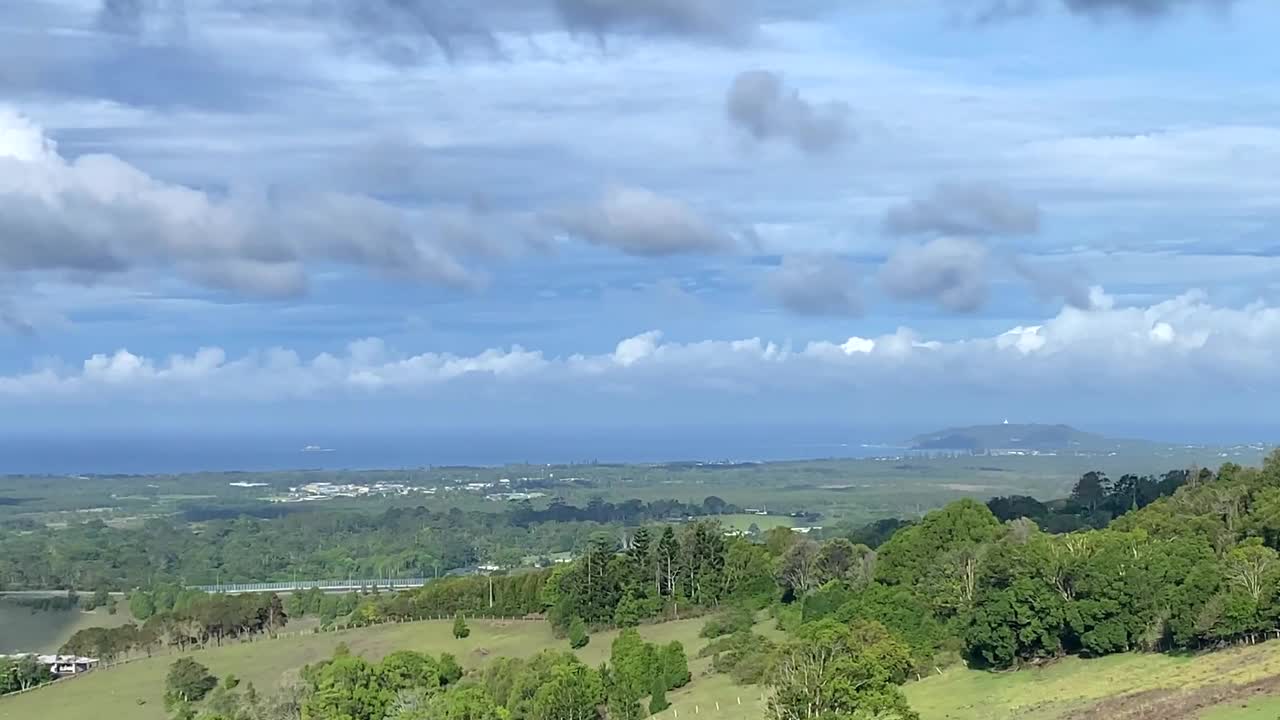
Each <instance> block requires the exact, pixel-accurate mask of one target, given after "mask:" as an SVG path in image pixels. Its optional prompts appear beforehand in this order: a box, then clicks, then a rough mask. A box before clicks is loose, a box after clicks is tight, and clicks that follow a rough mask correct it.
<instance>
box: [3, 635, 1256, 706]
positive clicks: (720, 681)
mask: <svg viewBox="0 0 1280 720" xmlns="http://www.w3.org/2000/svg"><path fill="white" fill-rule="evenodd" d="M703 622H704V620H703V619H701V618H699V619H692V620H683V621H678V622H669V623H662V624H657V625H649V626H645V627H643V628H641V634H642V635H643V636H644V637H645V638H646V639H647V640H649V641H651V642H670V641H672V640H679V641H680V642H681V643H683V644H684V645H685V648H686V650H687V651H688V653H689V656H690V670H691V671H692V673H693V681H692V682H691V683H690V685H689V686H688V687H686V688H683V689H681V690H679V691H676V692H673V693H671V694H670V695H669V696H668V699H669V700H670V701H671V704H672V707H671V709H670V710H667V711H665V712H663V713H662V714H661V717H663V718H671V719H672V720H676V719H677V718H681V717H683V718H704V717H705V718H708V720H714V719H715V718H726V719H728V718H734V719H741V720H756V719H757V718H758V719H760V720H763V719H764V718H765V717H766V702H765V697H764V692H765V691H764V689H763V688H762V687H758V686H756V687H743V686H738V685H735V684H734V683H733V682H732V681H731V680H730V679H729V678H728V676H725V675H716V674H713V673H711V672H710V668H709V660H708V659H699V658H697V657H696V655H697V652H698V650H699V649H701V648H702V647H703V646H704V645H705V642H706V641H705V640H703V639H701V638H699V637H698V632H699V630H700V629H701V628H702V624H703ZM470 626H471V631H472V632H471V636H470V637H468V638H466V639H464V640H457V639H455V638H454V637H453V635H452V632H451V627H452V623H451V622H449V621H423V622H416V623H404V624H393V625H381V626H375V627H371V628H361V629H354V630H347V631H343V632H337V633H324V634H312V633H309V632H302V633H291V634H289V635H288V636H286V637H281V638H278V639H275V640H262V641H258V642H253V643H245V644H229V645H226V646H223V647H211V648H208V649H205V650H199V651H196V652H193V653H189V655H190V656H192V657H194V658H196V659H197V660H199V661H200V662H202V663H204V664H206V665H208V666H209V668H210V669H211V670H212V671H213V672H214V673H215V674H217V675H219V676H223V675H225V674H227V673H232V674H235V675H236V676H237V677H239V678H240V679H241V681H242V682H253V683H254V685H255V686H257V687H258V688H260V689H263V690H270V689H271V688H273V687H276V686H277V685H278V683H279V682H280V680H281V678H282V677H284V676H286V675H288V674H289V673H290V672H293V671H297V670H298V669H300V668H301V667H302V666H303V665H306V664H308V663H314V662H317V661H320V660H324V659H325V658H328V657H330V656H331V655H332V653H333V650H334V648H335V647H336V646H337V645H338V644H339V643H346V644H347V645H348V646H349V647H350V648H351V651H352V652H353V653H356V654H359V655H362V656H364V657H366V658H369V659H377V658H381V657H382V656H384V655H386V654H387V653H389V652H392V651H394V650H400V649H412V650H420V651H424V652H430V653H437V654H438V653H442V652H449V653H453V654H454V655H455V656H456V657H457V658H458V660H459V661H460V662H461V663H462V664H463V666H464V667H466V668H467V669H469V670H474V669H477V668H481V667H483V666H484V665H485V664H486V663H487V662H489V661H491V660H493V659H494V658H497V657H501V656H508V657H526V656H529V655H532V654H534V653H536V652H538V651H540V650H544V649H548V648H550V649H557V650H565V649H567V643H566V642H565V641H564V640H563V639H558V638H555V637H554V636H553V635H552V633H551V629H550V627H549V625H548V624H547V623H545V622H531V621H484V620H473V621H471V623H470ZM756 632H759V633H763V634H766V635H769V636H771V637H774V638H780V637H781V635H780V634H779V633H778V631H776V630H775V629H773V627H772V623H771V622H762V623H760V624H758V625H757V627H756ZM615 636H616V633H613V632H606V633H600V634H598V635H594V636H592V638H591V643H590V644H589V645H587V646H586V647H585V648H582V649H580V650H578V651H576V652H577V654H578V656H579V657H581V658H582V659H583V661H584V662H587V663H589V664H591V665H593V666H594V665H598V664H599V663H601V662H603V661H605V660H606V659H607V658H608V655H609V648H610V643H611V642H612V641H613V638H614V637H615ZM175 657H177V655H171V654H163V655H157V656H155V657H152V658H141V659H137V660H134V661H132V662H129V663H125V664H121V665H117V666H115V667H111V668H107V669H104V670H100V671H97V672H94V673H92V674H90V675H88V676H85V677H81V678H76V679H73V680H69V681H65V682H62V683H57V684H55V685H52V686H48V687H45V688H41V689H39V690H36V691H34V692H30V693H26V694H23V695H18V696H12V697H7V698H3V699H0V720H26V719H27V718H32V717H40V718H42V720H79V719H80V718H83V717H86V716H94V715H95V714H96V716H99V717H111V718H117V717H119V718H130V719H131V720H163V719H164V718H165V712H164V706H163V700H162V694H163V690H164V674H165V672H166V671H167V669H168V666H169V664H170V663H171V662H172V661H173V659H174V658H175ZM905 690H906V693H907V696H908V698H909V700H910V701H911V705H912V707H913V708H915V709H916V710H917V711H918V712H919V713H920V716H921V719H922V720H1015V719H1016V720H1146V719H1150V718H1159V719H1160V720H1193V719H1202V720H1264V719H1265V720H1275V718H1277V717H1280V642H1275V643H1263V644H1259V645H1254V646H1242V647H1239V648H1235V649H1231V650H1226V651H1222V652H1217V653H1210V654H1203V655H1194V656H1193V655H1155V654H1134V653H1130V654H1123V655H1113V656H1108V657H1105V658H1099V659H1093V660H1087V659H1081V658H1066V659H1063V660H1060V661H1057V662H1054V663H1050V664H1048V665H1045V666H1043V667H1036V668H1026V669H1023V670H1019V671H1017V672H1003V673H992V672H985V671H977V670H969V669H967V668H963V667H960V666H956V667H953V668H951V669H948V670H944V671H943V672H942V673H941V674H938V675H934V676H932V677H929V678H926V679H924V680H921V681H919V682H913V683H909V684H908V685H907V686H906V688H905Z"/></svg>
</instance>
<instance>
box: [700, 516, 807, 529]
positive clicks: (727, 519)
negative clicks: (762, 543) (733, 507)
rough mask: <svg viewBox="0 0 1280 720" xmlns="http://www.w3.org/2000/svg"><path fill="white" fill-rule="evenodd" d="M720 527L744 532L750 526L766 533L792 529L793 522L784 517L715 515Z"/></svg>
mask: <svg viewBox="0 0 1280 720" xmlns="http://www.w3.org/2000/svg"><path fill="white" fill-rule="evenodd" d="M716 520H719V521H720V524H721V525H724V526H725V527H727V528H733V529H734V530H741V531H743V532H746V531H747V530H749V529H750V528H751V526H752V525H755V526H756V527H758V528H760V532H768V531H769V530H772V529H773V528H776V527H792V526H794V525H795V521H794V520H792V519H791V518H789V517H787V516H785V515H717V516H716Z"/></svg>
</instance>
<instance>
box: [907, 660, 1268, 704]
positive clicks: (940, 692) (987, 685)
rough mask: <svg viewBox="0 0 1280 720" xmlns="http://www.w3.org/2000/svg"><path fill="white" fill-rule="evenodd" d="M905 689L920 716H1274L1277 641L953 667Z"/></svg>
mask: <svg viewBox="0 0 1280 720" xmlns="http://www.w3.org/2000/svg"><path fill="white" fill-rule="evenodd" d="M906 693H907V697H908V698H909V699H910V701H911V706H912V707H913V708H915V709H916V710H917V711H918V712H919V713H920V716H921V718H922V719H923V720H1015V718H1016V719H1017V720H1150V719H1155V718H1158V719H1159V720H1192V719H1193V718H1196V719H1202V720H1262V719H1263V718H1266V720H1276V718H1280V643H1275V642H1273V643H1264V644H1261V645H1255V646H1251V647H1241V648H1236V649H1233V650H1227V651H1223V652H1218V653H1212V654H1206V655H1147V654H1132V653H1131V654H1124V655H1109V656H1107V657H1103V658H1098V659H1093V660H1085V659H1081V658H1078V657H1071V658H1065V659H1063V660H1061V661H1058V662H1055V663H1053V664H1050V665H1048V666H1046V667H1042V668H1033V669H1026V670H1021V671H1018V672H1007V673H989V672H980V671H975V670H968V669H964V668H954V669H952V670H949V671H947V672H945V673H943V674H942V675H940V676H938V675H935V676H934V677H931V678H929V679H927V680H924V681H923V682H917V683H912V684H910V685H908V686H907V687H906Z"/></svg>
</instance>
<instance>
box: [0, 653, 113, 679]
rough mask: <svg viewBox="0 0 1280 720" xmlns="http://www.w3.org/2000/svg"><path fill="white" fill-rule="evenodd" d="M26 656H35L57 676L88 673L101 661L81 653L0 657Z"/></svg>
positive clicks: (19, 656) (27, 654) (20, 656)
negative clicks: (83, 655) (82, 655)
mask: <svg viewBox="0 0 1280 720" xmlns="http://www.w3.org/2000/svg"><path fill="white" fill-rule="evenodd" d="M25 657H34V658H35V660H36V662H37V663H39V664H41V665H44V666H45V667H47V668H49V672H50V673H52V674H53V675H54V676H56V677H66V676H68V675H79V674H80V673H86V672H89V671H90V670H92V669H94V668H95V667H97V666H98V663H99V661H98V659H97V658H91V657H80V656H79V655H36V654H32V653H23V654H18V655H0V658H12V659H15V660H16V659H21V658H25Z"/></svg>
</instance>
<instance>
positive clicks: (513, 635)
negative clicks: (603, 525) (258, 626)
mask: <svg viewBox="0 0 1280 720" xmlns="http://www.w3.org/2000/svg"><path fill="white" fill-rule="evenodd" d="M703 622H704V620H703V619H695V620H685V621H680V622H671V623H664V624H661V625H653V626H649V627H644V628H641V634H642V635H644V636H645V638H646V639H647V640H649V641H651V642H663V643H665V642H670V641H672V640H679V641H680V642H682V643H684V645H685V648H686V650H687V651H688V652H689V655H690V670H691V671H692V672H693V674H694V677H695V681H694V683H693V684H691V686H690V687H689V688H686V689H682V690H680V691H677V692H673V693H671V694H670V695H669V696H668V700H670V701H671V703H672V707H673V708H674V709H675V710H676V711H677V712H679V713H680V715H684V714H685V712H686V710H687V712H688V713H689V714H690V716H693V715H697V716H699V717H702V716H703V715H707V714H708V713H711V714H710V715H707V716H708V717H709V718H715V717H726V718H728V717H744V715H743V714H741V713H734V714H730V712H731V710H732V709H734V708H739V707H740V706H739V705H738V702H739V699H741V703H742V706H741V707H742V708H749V711H750V712H751V713H752V714H751V715H747V716H746V717H755V716H757V714H758V713H759V711H760V708H761V702H760V694H759V690H758V689H744V688H736V687H734V686H733V685H732V683H730V682H729V681H728V679H727V678H722V677H718V676H716V677H703V676H705V675H706V671H707V665H708V661H707V660H698V659H696V658H694V657H693V656H694V655H696V654H697V651H698V650H699V649H700V648H701V647H702V646H703V644H704V642H705V641H703V640H702V639H701V638H699V637H698V631H699V630H701V629H702V625H703ZM470 626H471V636H470V637H468V638H467V639H465V640H457V639H455V638H454V637H453V634H452V622H451V621H427V622H418V623H406V624H403V625H381V626H377V627H372V628H363V629H357V630H349V631H345V632H339V633H325V634H320V635H312V634H305V633H304V634H300V635H295V636H291V637H285V638H280V639H276V640H263V641H260V642H254V643H248V644H235V645H227V646H224V647H221V648H216V647H215V648H209V649H206V650H201V651H197V652H194V653H190V655H191V656H192V657H194V658H196V659H197V660H199V661H200V662H202V663H204V664H206V665H208V666H209V669H210V670H212V671H213V673H214V674H216V675H218V676H222V675H225V674H227V673H234V674H235V675H236V676H237V677H239V678H240V679H241V680H242V681H246V682H249V681H251V682H253V683H254V684H255V685H256V686H257V687H258V688H260V689H263V690H269V689H271V688H273V687H275V686H276V685H277V683H278V682H279V680H280V677H281V675H282V674H284V673H285V672H287V671H289V670H296V669H298V668H300V667H302V666H303V665H306V664H308V663H314V662H317V661H319V660H323V659H325V658H328V657H330V656H331V655H332V654H333V649H334V647H336V646H337V644H338V643H340V642H345V643H347V645H348V646H349V647H350V648H351V651H352V652H354V653H356V654H359V655H362V656H364V657H366V658H369V659H377V658H380V657H382V656H383V655H385V654H387V653H389V652H392V651H394V650H406V649H407V650H419V651H423V652H429V653H433V654H439V653H443V652H450V653H453V654H454V655H455V656H457V658H458V660H459V662H461V663H462V664H463V666H465V667H467V668H476V667H481V666H483V665H484V664H485V663H486V662H488V661H489V660H491V659H493V658H497V657H500V656H507V657H524V656H528V655H532V654H534V653H536V652H538V651H540V650H543V649H547V648H554V649H565V650H567V649H568V643H567V642H565V641H564V640H563V639H557V638H555V637H553V636H552V634H551V628H550V626H549V625H548V624H547V623H545V622H523V621H517V622H489V621H481V620H474V621H472V622H471V623H470ZM615 635H616V633H601V634H598V635H594V636H592V638H591V643H590V644H589V645H587V647H585V648H582V649H581V650H579V651H577V653H578V655H579V657H581V658H582V659H583V661H584V662H587V663H588V664H590V665H592V666H596V665H599V664H600V663H601V662H603V661H605V660H606V659H607V658H608V656H609V647H610V643H612V642H613V638H614V636H615ZM175 657H177V656H176V655H163V656H156V657H154V658H147V659H141V660H136V661H134V662H131V663H127V664H123V665H119V666H116V667H112V668H108V669H105V670H101V671H98V672H94V673H92V674H90V675H87V676H85V677H82V678H76V679H74V680H70V681H67V682H63V683H58V684H56V685H53V686H49V687H46V688H42V689H40V690H37V691H35V692H31V693H27V694H24V695H19V696H14V697H9V698H3V699H0V719H3V720H28V719H29V718H33V717H39V718H41V720H82V719H83V718H85V717H104V718H129V720H163V719H164V718H165V712H164V706H163V700H162V695H163V693H164V675H165V672H166V671H167V669H168V666H169V664H170V663H171V662H172V661H173V659H174V658H175ZM716 702H719V703H720V704H721V707H722V713H723V714H721V715H719V716H717V715H716V714H714V709H715V704H716ZM731 705H732V708H731V707H730V706H731Z"/></svg>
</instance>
